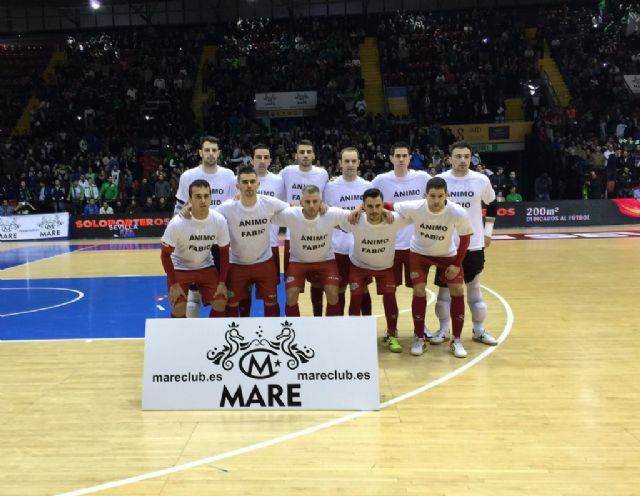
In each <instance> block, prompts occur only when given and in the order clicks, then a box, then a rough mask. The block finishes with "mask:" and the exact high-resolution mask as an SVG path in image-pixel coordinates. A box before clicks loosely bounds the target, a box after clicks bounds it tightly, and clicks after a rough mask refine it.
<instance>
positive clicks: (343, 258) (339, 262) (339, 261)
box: [335, 253, 351, 288]
mask: <svg viewBox="0 0 640 496" xmlns="http://www.w3.org/2000/svg"><path fill="white" fill-rule="evenodd" d="M335 256H336V266H337V267H338V275H339V276H340V287H341V288H344V287H346V286H347V284H348V283H349V270H350V268H351V260H349V255H343V254H342V253H336V255H335Z"/></svg>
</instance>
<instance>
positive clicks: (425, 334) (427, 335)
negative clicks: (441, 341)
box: [424, 326, 435, 341]
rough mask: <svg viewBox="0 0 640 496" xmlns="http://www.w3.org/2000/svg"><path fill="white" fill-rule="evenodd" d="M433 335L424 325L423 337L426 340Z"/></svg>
mask: <svg viewBox="0 0 640 496" xmlns="http://www.w3.org/2000/svg"><path fill="white" fill-rule="evenodd" d="M434 336H435V334H432V333H431V332H430V331H429V329H427V326H424V338H425V339H426V340H427V341H428V340H430V339H431V338H432V337H434Z"/></svg>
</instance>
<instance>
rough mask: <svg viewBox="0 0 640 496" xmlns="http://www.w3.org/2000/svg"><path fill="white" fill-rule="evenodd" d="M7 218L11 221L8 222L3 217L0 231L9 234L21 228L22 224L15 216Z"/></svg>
mask: <svg viewBox="0 0 640 496" xmlns="http://www.w3.org/2000/svg"><path fill="white" fill-rule="evenodd" d="M7 218H8V219H9V222H7V223H5V222H4V221H3V220H2V218H0V232H2V233H4V234H9V233H13V232H16V231H17V230H18V229H20V224H18V223H17V222H16V220H15V219H14V218H13V217H7Z"/></svg>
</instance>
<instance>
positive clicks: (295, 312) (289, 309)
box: [284, 303, 300, 317]
mask: <svg viewBox="0 0 640 496" xmlns="http://www.w3.org/2000/svg"><path fill="white" fill-rule="evenodd" d="M284 314H285V315H286V316H287V317H300V307H298V304H297V303H296V304H295V305H285V307H284Z"/></svg>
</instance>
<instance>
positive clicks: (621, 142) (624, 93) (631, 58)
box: [529, 2, 640, 199]
mask: <svg viewBox="0 0 640 496" xmlns="http://www.w3.org/2000/svg"><path fill="white" fill-rule="evenodd" d="M638 11H640V9H639V8H638V6H637V5H633V4H628V3H622V4H616V3H609V2H606V3H601V4H598V5H596V4H594V5H592V6H590V7H588V8H587V7H579V8H569V7H566V6H565V7H562V8H555V9H545V10H544V11H543V14H544V15H541V17H540V25H539V28H538V36H539V38H540V39H544V40H546V41H547V43H548V44H549V46H550V48H551V52H552V54H553V56H554V58H555V60H556V62H557V63H558V65H559V67H560V70H561V72H562V74H563V77H564V80H565V82H566V83H567V85H568V87H569V90H570V92H571V94H572V97H573V101H572V102H571V103H570V105H568V106H567V107H565V108H559V107H557V106H556V107H552V106H549V107H546V108H544V107H543V108H541V109H540V112H538V113H536V115H535V116H534V117H535V121H534V126H533V133H532V136H531V140H530V143H529V151H530V153H531V154H532V155H535V156H536V157H537V161H536V165H537V166H538V169H539V171H542V170H544V169H545V168H546V170H545V172H547V173H548V174H549V175H550V176H551V178H552V179H553V186H552V195H553V196H554V197H555V198H559V199H564V198H585V199H589V198H591V199H599V198H613V197H633V196H634V195H637V194H638V193H637V191H638V188H637V185H638V184H639V183H640V105H639V103H640V101H639V100H638V99H637V95H634V94H633V93H632V92H631V91H630V90H629V88H628V87H627V86H626V85H625V81H624V75H625V74H627V75H635V74H640V37H639V36H638V33H637V32H636V31H635V30H634V29H629V20H630V18H632V17H635V16H636V14H635V13H634V12H638Z"/></svg>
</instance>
